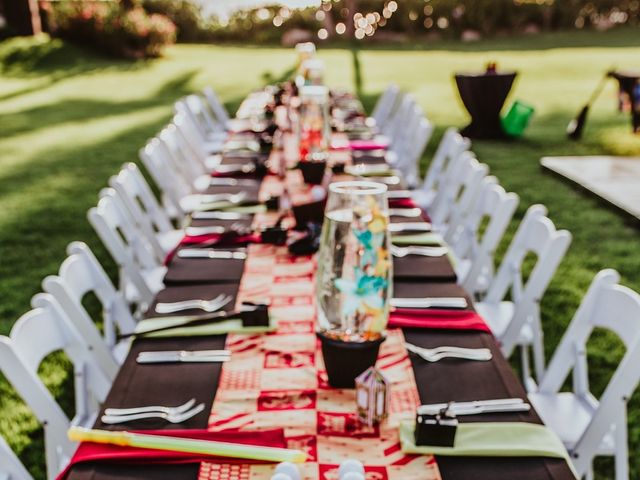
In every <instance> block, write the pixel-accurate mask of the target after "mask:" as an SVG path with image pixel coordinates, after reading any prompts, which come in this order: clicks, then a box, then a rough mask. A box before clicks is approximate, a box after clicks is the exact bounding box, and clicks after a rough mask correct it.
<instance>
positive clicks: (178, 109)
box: [174, 97, 207, 141]
mask: <svg viewBox="0 0 640 480" xmlns="http://www.w3.org/2000/svg"><path fill="white" fill-rule="evenodd" d="M174 110H175V113H181V114H183V115H184V116H186V117H187V118H188V119H189V121H190V122H191V123H192V124H193V127H194V128H195V129H196V131H197V133H198V136H199V137H200V139H201V140H202V141H204V140H205V139H206V138H207V129H206V127H205V126H204V125H203V124H202V122H200V121H199V120H198V116H197V114H196V112H194V111H193V109H192V105H190V104H189V102H188V101H187V99H186V97H185V98H181V99H180V100H178V101H177V102H176V103H175V104H174Z"/></svg>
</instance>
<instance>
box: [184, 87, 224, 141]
mask: <svg viewBox="0 0 640 480" xmlns="http://www.w3.org/2000/svg"><path fill="white" fill-rule="evenodd" d="M184 100H185V102H186V103H187V106H188V107H189V109H190V110H191V111H192V112H193V113H194V116H195V118H196V119H197V120H198V122H199V123H200V124H201V125H202V126H203V128H204V131H205V132H217V131H220V130H224V128H223V127H222V128H221V127H220V125H219V122H218V121H217V119H216V118H215V113H214V112H213V109H212V108H211V107H210V106H209V104H208V103H207V102H206V100H205V99H204V98H203V97H202V96H200V95H198V94H195V93H192V94H191V95H187V96H186V97H185V99H184Z"/></svg>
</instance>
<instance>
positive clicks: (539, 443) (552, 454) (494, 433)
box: [400, 421, 578, 479]
mask: <svg viewBox="0 0 640 480" xmlns="http://www.w3.org/2000/svg"><path fill="white" fill-rule="evenodd" d="M414 428H415V424H414V423H413V422H410V421H404V422H402V423H401V424H400V444H401V446H402V453H417V454H421V455H429V454H432V455H443V456H454V457H549V458H564V459H565V460H566V461H567V464H568V465H569V468H570V469H571V471H572V472H573V474H574V476H575V477H576V479H577V478H578V475H577V474H576V472H575V470H574V468H573V464H572V463H571V459H570V458H569V454H568V453H567V450H566V448H565V447H564V445H563V444H562V440H560V438H558V436H557V435H556V434H555V433H554V432H553V431H552V430H551V429H549V428H547V427H545V426H544V425H537V424H535V423H525V422H492V423H461V424H459V425H458V429H457V431H456V438H455V441H454V446H453V447H436V446H427V445H424V446H417V445H415V443H414V438H415V437H414Z"/></svg>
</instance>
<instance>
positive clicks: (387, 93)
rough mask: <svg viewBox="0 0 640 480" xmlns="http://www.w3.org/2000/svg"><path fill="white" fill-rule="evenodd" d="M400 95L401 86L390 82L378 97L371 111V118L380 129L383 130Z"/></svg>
mask: <svg viewBox="0 0 640 480" xmlns="http://www.w3.org/2000/svg"><path fill="white" fill-rule="evenodd" d="M399 96H400V87H398V86H397V85H395V84H390V85H389V86H387V88H386V89H385V90H384V92H382V94H381V95H380V97H379V98H378V101H377V102H376V105H375V107H374V108H373V111H372V112H371V118H373V119H374V120H375V122H376V126H377V127H378V129H379V130H382V128H383V126H384V125H385V123H386V122H387V120H388V119H389V117H390V116H391V112H393V107H394V106H395V104H396V101H397V100H398V97H399Z"/></svg>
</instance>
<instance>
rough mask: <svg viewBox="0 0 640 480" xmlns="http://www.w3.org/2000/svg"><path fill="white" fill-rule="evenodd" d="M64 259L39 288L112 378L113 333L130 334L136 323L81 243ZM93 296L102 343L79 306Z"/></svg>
mask: <svg viewBox="0 0 640 480" xmlns="http://www.w3.org/2000/svg"><path fill="white" fill-rule="evenodd" d="M67 253H68V255H69V256H68V257H67V258H66V259H65V261H64V262H62V265H61V266H60V270H59V272H58V275H50V276H48V277H46V278H45V279H44V280H43V282H42V286H43V288H44V291H45V292H48V293H50V294H51V295H52V296H53V297H54V298H55V299H56V300H57V301H58V303H59V304H60V306H61V307H62V309H63V310H64V312H65V313H66V314H67V317H68V318H69V320H71V322H72V323H73V325H74V326H75V328H76V329H77V330H78V331H79V332H80V333H81V335H82V338H84V340H85V342H87V344H89V346H90V348H91V349H92V351H93V352H94V355H95V357H96V359H97V361H98V362H99V364H100V367H101V368H102V369H103V370H104V371H105V373H106V374H107V375H108V376H109V378H111V379H113V378H115V375H116V373H117V372H118V364H117V362H116V360H115V358H114V356H113V354H112V352H111V351H110V348H113V347H114V346H115V345H116V335H117V332H118V331H119V332H126V333H128V332H132V331H133V330H134V328H135V326H136V321H135V319H134V318H133V315H132V314H131V312H130V310H129V308H128V305H127V303H126V301H125V299H124V297H123V295H122V294H121V293H120V292H119V291H118V290H116V288H115V287H114V286H113V284H112V283H111V280H110V279H109V277H108V276H107V273H106V272H105V271H104V269H103V268H102V266H101V265H100V263H99V262H98V259H97V258H96V257H95V256H94V255H93V252H92V251H91V250H90V249H89V247H88V246H87V245H86V244H85V243H83V242H73V243H71V244H70V245H69V246H68V247H67ZM90 292H92V293H94V294H95V295H96V297H97V298H98V300H99V302H100V304H101V305H102V311H103V319H104V340H103V339H102V337H101V336H100V332H99V331H98V329H97V327H96V325H95V323H94V321H93V319H92V318H91V316H90V315H89V313H88V312H87V310H86V309H85V308H84V306H83V305H82V299H83V298H84V296H85V295H87V294H88V293H90Z"/></svg>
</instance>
